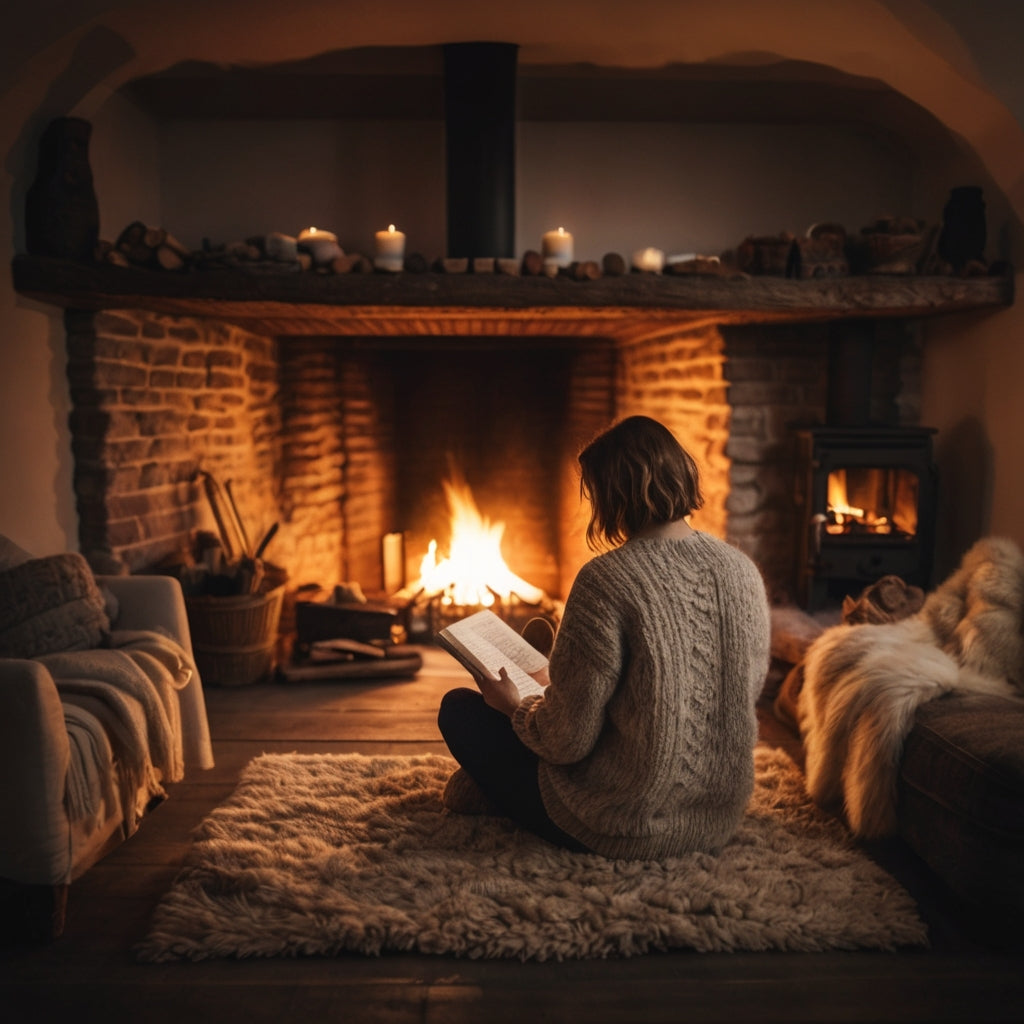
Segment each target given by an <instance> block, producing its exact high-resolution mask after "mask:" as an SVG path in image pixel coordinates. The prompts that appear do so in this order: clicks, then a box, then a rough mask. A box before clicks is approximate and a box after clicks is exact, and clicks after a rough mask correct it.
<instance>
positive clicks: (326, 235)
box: [296, 228, 343, 266]
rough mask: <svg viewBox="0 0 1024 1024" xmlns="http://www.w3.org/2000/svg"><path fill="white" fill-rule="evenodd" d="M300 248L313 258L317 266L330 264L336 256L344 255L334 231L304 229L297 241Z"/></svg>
mask: <svg viewBox="0 0 1024 1024" xmlns="http://www.w3.org/2000/svg"><path fill="white" fill-rule="evenodd" d="M296 241H297V242H298V247H299V248H300V249H301V250H302V251H303V252H308V253H309V254H310V256H312V257H313V262H314V263H315V264H316V265H317V266H323V265H324V264H326V263H330V262H331V260H333V259H334V258H335V257H336V256H341V255H343V253H342V250H341V246H340V245H338V236H337V235H336V234H335V233H334V232H333V231H322V230H321V229H320V228H303V229H302V231H300V232H299V237H298V238H297V239H296Z"/></svg>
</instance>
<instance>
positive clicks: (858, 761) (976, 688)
mask: <svg viewBox="0 0 1024 1024" xmlns="http://www.w3.org/2000/svg"><path fill="white" fill-rule="evenodd" d="M870 590H871V588H869V591H870ZM865 594H868V591H865ZM863 599H864V595H862V596H861V599H860V600H861V602H863ZM850 600H851V599H848V601H850ZM861 607H863V603H862V604H861ZM851 608H852V603H851V604H849V605H848V606H847V607H846V608H844V614H843V617H842V621H841V620H840V616H839V615H838V613H836V614H834V615H831V616H830V615H828V614H819V615H817V616H811V615H808V614H806V613H802V612H800V611H799V610H796V609H793V608H779V609H775V611H774V612H773V641H772V653H773V658H774V661H775V665H776V673H775V678H776V679H779V678H781V679H782V683H781V686H780V688H779V690H778V692H777V694H776V695H775V697H774V704H773V707H774V710H775V717H776V718H778V719H779V720H780V721H782V722H783V724H785V725H787V726H789V727H790V728H791V729H793V730H794V731H795V732H796V733H797V734H798V736H799V737H800V741H801V744H802V751H803V755H804V759H805V765H804V767H805V774H806V776H807V780H808V791H809V793H810V794H811V795H812V796H813V797H814V798H815V799H816V800H817V801H818V802H819V803H822V805H823V806H826V808H827V809H829V810H832V811H834V812H835V813H837V814H839V815H840V816H843V817H845V819H846V821H847V824H848V825H849V826H850V828H851V831H852V832H853V834H854V835H855V836H856V837H857V838H858V839H860V840H862V841H863V842H865V843H866V844H868V845H869V846H871V845H873V844H874V845H875V846H876V848H877V845H878V843H881V844H883V845H884V844H889V845H890V846H891V844H892V843H899V844H903V845H904V848H908V849H909V850H910V851H911V852H912V853H913V855H914V856H915V857H916V858H917V859H918V860H919V861H920V862H923V863H924V865H926V866H927V868H928V869H929V872H928V874H929V875H930V877H931V878H932V879H934V880H937V881H938V883H939V885H938V887H937V890H938V891H941V892H943V893H945V895H946V896H951V897H952V899H951V901H950V905H951V906H955V907H957V908H959V910H960V911H963V912H965V914H966V915H967V918H968V919H969V920H974V921H976V922H977V923H979V924H982V925H983V926H984V928H985V931H986V934H987V935H990V936H991V937H993V938H996V939H998V940H1000V941H1002V940H1009V941H1011V942H1014V943H1015V944H1019V943H1020V938H1019V936H1018V935H1016V930H1017V928H1016V922H1018V921H1019V920H1020V918H1021V915H1024V555H1022V554H1021V552H1020V550H1019V549H1018V548H1017V547H1016V545H1014V544H1012V543H1011V542H1008V541H1005V540H1002V539H998V538H985V539H983V540H982V541H979V542H978V544H976V545H975V546H974V548H972V549H971V551H969V552H967V553H966V554H965V556H964V560H963V562H962V563H961V566H960V568H959V569H958V570H957V572H956V573H954V574H953V576H951V577H950V578H949V579H948V580H945V581H943V582H942V583H941V584H940V585H939V586H938V587H937V588H935V590H933V591H931V592H930V593H928V594H927V595H924V599H923V601H917V602H915V603H914V604H912V605H908V606H906V607H902V608H901V609H900V610H899V611H898V612H897V613H896V614H894V615H892V616H891V618H890V619H886V618H885V617H884V615H883V616H882V617H879V616H875V617H868V618H861V619H856V618H854V619H852V621H851V620H850V619H848V618H847V613H848V612H849V611H850V610H851ZM857 610H859V609H857ZM875 611H876V612H877V611H878V609H877V607H876V608H875ZM897 641H898V645H897ZM907 646H909V647H910V653H909V654H905V653H904V648H905V647H907ZM915 676H916V677H917V678H914V677H915ZM825 698H827V701H828V702H827V703H825V704H822V705H821V706H820V707H819V709H818V710H819V713H818V715H817V718H818V721H817V722H816V721H815V717H816V716H815V713H814V709H813V707H811V706H810V705H811V704H812V703H813V702H814V701H815V700H817V701H819V702H821V701H822V700H823V699H825ZM844 715H849V716H850V717H848V718H846V719H845V720H844V718H843V716H844ZM816 747H817V749H816ZM858 747H860V749H858ZM865 752H866V753H865ZM815 760H816V761H817V763H813V762H815ZM866 777H869V780H868V783H866V782H865V778H866ZM879 782H882V783H884V785H882V786H879V785H877V783H879ZM871 783H875V785H872V784H871ZM829 795H830V796H831V797H832V799H827V798H826V797H827V796H829ZM881 805H886V806H885V807H882V806H881ZM997 932H1001V934H996V933H997Z"/></svg>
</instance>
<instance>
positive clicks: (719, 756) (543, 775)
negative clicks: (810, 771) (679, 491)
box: [512, 532, 769, 858]
mask: <svg viewBox="0 0 1024 1024" xmlns="http://www.w3.org/2000/svg"><path fill="white" fill-rule="evenodd" d="M768 653H769V615H768V602H767V599H766V597H765V590H764V583H763V581H762V579H761V575H760V573H759V572H758V570H757V568H756V566H755V565H754V564H753V562H751V561H750V559H749V558H747V556H746V555H744V554H742V553H741V552H740V551H738V550H737V549H736V548H734V547H731V546H730V545H728V544H726V543H725V542H724V541H721V540H718V539H716V538H714V537H712V536H710V535H708V534H704V533H699V532H694V533H692V534H690V535H688V536H687V537H685V538H683V539H671V540H665V539H651V540H631V541H629V542H628V543H626V544H624V545H623V546H622V547H620V548H617V549H616V550H614V551H610V552H608V553H606V554H603V555H599V556H598V557H596V558H594V559H592V560H591V561H590V562H588V563H587V564H586V565H584V566H583V568H582V569H581V570H580V572H579V575H578V576H577V578H576V581H575V582H574V583H573V586H572V591H571V593H570V594H569V598H568V600H567V601H566V606H565V614H564V616H563V618H562V622H561V625H560V627H559V630H558V635H557V638H556V640H555V646H554V649H553V651H552V653H551V665H550V675H551V685H550V686H549V687H548V688H547V690H546V692H545V695H544V696H543V697H530V698H527V699H526V700H524V701H523V702H522V703H521V704H520V705H519V707H518V709H517V710H516V711H515V713H514V714H513V716H512V724H513V726H514V728H515V730H516V733H517V734H518V735H519V736H520V738H521V739H522V740H523V742H524V743H526V744H527V746H529V747H530V748H531V749H532V750H534V751H536V753H537V754H538V755H539V757H540V769H539V777H540V787H541V794H542V796H543V799H544V805H545V807H546V808H547V811H548V814H549V815H550V816H551V819H552V820H553V821H554V822H555V823H556V824H557V825H559V827H561V828H562V829H564V830H565V831H566V832H568V833H569V834H570V835H572V836H574V837H576V838H577V839H579V840H580V841H581V842H583V843H585V844H586V845H587V846H588V847H590V849H592V850H594V851H595V852H597V853H600V854H603V855H604V856H606V857H624V858H663V857H668V856H677V855H681V854H684V853H687V852H690V851H693V850H704V851H714V850H717V849H718V848H720V847H721V846H722V845H723V844H724V843H725V842H726V841H727V840H728V839H729V837H730V836H731V835H732V833H733V832H734V831H735V829H736V827H737V825H738V824H739V820H740V818H741V816H742V815H743V812H744V809H745V808H746V805H747V802H748V801H749V799H750V795H751V792H752V791H753V785H754V763H753V748H754V744H755V743H756V740H757V719H756V715H755V711H754V704H755V701H756V700H757V697H758V695H759V694H760V691H761V688H762V685H763V683H764V679H765V675H766V673H767V669H768Z"/></svg>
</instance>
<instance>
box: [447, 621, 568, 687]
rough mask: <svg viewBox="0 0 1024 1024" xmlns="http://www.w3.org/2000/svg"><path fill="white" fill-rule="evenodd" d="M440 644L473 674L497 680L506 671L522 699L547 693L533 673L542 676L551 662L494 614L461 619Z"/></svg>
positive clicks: (453, 625)
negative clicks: (502, 670)
mask: <svg viewBox="0 0 1024 1024" xmlns="http://www.w3.org/2000/svg"><path fill="white" fill-rule="evenodd" d="M437 642H438V644H440V645H441V646H442V647H443V648H444V649H445V650H446V651H447V652H448V653H449V654H450V655H451V656H452V657H453V658H455V660H456V661H458V662H460V663H461V664H462V665H464V666H465V667H466V668H468V669H469V671H470V672H484V673H486V674H487V675H490V676H495V677H497V675H498V671H499V669H502V668H504V669H506V671H507V672H508V677H509V679H511V680H512V682H513V683H515V685H516V689H518V690H519V696H520V698H522V697H528V696H529V695H530V694H535V693H537V694H542V693H543V692H544V687H543V686H541V685H540V683H538V682H537V680H536V679H534V678H533V677H532V676H531V675H530V673H531V672H539V671H540V670H541V669H542V668H544V666H545V665H547V663H548V659H547V658H545V657H544V655H543V654H541V653H540V651H538V650H537V649H536V648H535V647H533V646H531V645H530V644H529V643H527V641H526V640H524V639H523V638H522V637H521V636H520V635H519V634H518V633H517V632H516V631H515V630H514V629H513V628H512V627H511V626H509V625H506V623H504V622H502V620H501V619H499V618H498V616H497V615H495V614H494V612H492V611H487V610H484V611H482V612H475V613H474V614H473V615H469V616H467V617H466V618H464V619H459V621H458V622H454V623H452V625H450V626H447V627H446V628H445V629H442V630H441V631H440V632H439V633H438V634H437Z"/></svg>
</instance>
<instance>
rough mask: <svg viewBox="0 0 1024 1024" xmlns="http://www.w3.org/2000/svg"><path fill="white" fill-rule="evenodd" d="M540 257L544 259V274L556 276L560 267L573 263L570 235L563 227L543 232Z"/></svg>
mask: <svg viewBox="0 0 1024 1024" xmlns="http://www.w3.org/2000/svg"><path fill="white" fill-rule="evenodd" d="M541 255H542V256H543V257H544V273H545V274H549V275H550V274H557V273H558V271H559V270H561V268H562V267H568V266H569V264H570V263H572V261H573V239H572V235H571V234H570V233H569V232H568V231H566V230H565V228H563V227H559V228H557V229H556V230H555V231H545V232H544V237H543V238H542V239H541Z"/></svg>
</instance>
